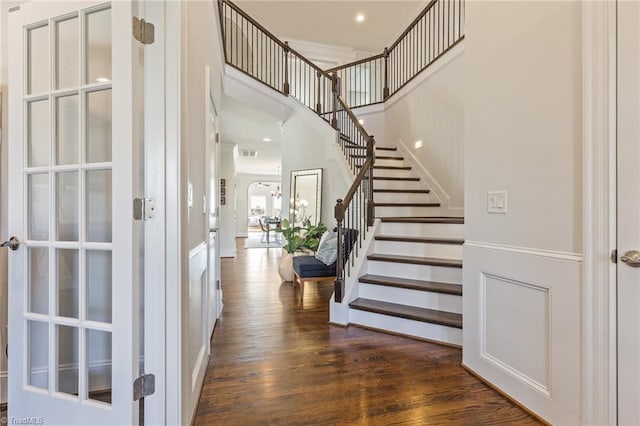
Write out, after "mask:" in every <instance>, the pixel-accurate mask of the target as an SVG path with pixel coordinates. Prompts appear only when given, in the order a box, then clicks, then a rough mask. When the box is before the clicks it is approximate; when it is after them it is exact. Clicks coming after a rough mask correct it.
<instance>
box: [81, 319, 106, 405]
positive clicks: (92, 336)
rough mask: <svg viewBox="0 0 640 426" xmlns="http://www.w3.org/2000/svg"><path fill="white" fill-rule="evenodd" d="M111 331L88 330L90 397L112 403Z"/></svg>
mask: <svg viewBox="0 0 640 426" xmlns="http://www.w3.org/2000/svg"><path fill="white" fill-rule="evenodd" d="M111 359H112V357H111V333H109V332H108V331H99V330H87V363H88V365H89V381H88V388H89V399H93V400H95V401H102V402H106V403H108V404H111Z"/></svg>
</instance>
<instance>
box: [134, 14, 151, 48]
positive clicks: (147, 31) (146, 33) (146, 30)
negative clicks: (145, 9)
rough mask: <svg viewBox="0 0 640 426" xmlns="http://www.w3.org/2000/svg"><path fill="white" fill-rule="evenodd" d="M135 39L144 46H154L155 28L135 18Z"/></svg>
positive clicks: (149, 23)
mask: <svg viewBox="0 0 640 426" xmlns="http://www.w3.org/2000/svg"><path fill="white" fill-rule="evenodd" d="M133 37H134V38H135V39H136V40H138V41H139V42H140V43H142V44H153V42H154V41H155V27H154V26H153V24H152V23H151V22H146V21H145V20H144V19H138V18H136V17H135V16H134V17H133Z"/></svg>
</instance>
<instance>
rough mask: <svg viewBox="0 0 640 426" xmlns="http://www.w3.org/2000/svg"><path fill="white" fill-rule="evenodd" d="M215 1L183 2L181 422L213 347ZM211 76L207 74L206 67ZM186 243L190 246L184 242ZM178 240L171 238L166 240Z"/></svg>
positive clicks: (218, 49) (219, 64)
mask: <svg viewBox="0 0 640 426" xmlns="http://www.w3.org/2000/svg"><path fill="white" fill-rule="evenodd" d="M217 20H218V13H217V8H216V5H215V3H214V2H183V3H181V23H180V25H181V34H180V49H181V59H180V67H181V80H180V97H181V99H180V129H181V134H180V138H181V141H180V145H181V153H182V164H181V167H182V179H181V189H182V194H184V197H183V200H182V215H183V218H186V219H187V220H186V223H185V222H183V228H182V229H181V235H182V236H183V242H182V253H181V257H182V258H181V262H182V265H183V268H182V270H183V273H182V296H181V297H182V301H181V303H182V318H181V321H182V344H181V348H182V361H181V363H182V366H181V367H182V370H181V374H182V392H181V395H182V407H181V418H182V420H181V423H182V424H188V423H190V422H191V418H192V416H193V414H194V412H195V409H196V407H197V402H198V398H199V389H200V387H201V385H202V382H203V380H204V372H205V371H206V366H207V361H208V356H207V355H208V351H209V338H208V337H209V336H208V332H207V323H208V313H207V312H205V311H204V309H205V308H206V307H207V306H206V304H203V300H204V299H205V295H206V287H207V280H206V272H207V271H206V269H207V261H206V252H207V251H206V248H207V245H206V244H207V242H208V235H209V220H208V215H207V214H206V212H205V211H204V210H203V197H204V196H205V195H207V179H208V174H207V166H208V161H207V160H208V158H207V150H206V144H207V142H208V133H207V129H208V128H209V117H207V116H206V105H207V104H208V102H209V93H208V92H207V81H208V80H209V78H210V81H211V82H212V83H213V87H212V88H211V92H212V94H213V98H214V101H215V102H216V104H217V105H220V102H221V93H222V87H221V75H222V69H223V59H222V44H221V41H220V35H219V29H218V28H219V27H218V22H217ZM207 66H208V67H209V68H210V69H211V74H212V75H211V77H209V76H207V75H206V72H205V70H206V67H207ZM189 182H190V183H191V186H192V194H193V205H192V207H189V206H188V203H187V194H188V192H189V191H188V183H189ZM185 242H186V245H185ZM172 243H174V242H171V241H168V244H172Z"/></svg>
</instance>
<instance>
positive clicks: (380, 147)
mask: <svg viewBox="0 0 640 426" xmlns="http://www.w3.org/2000/svg"><path fill="white" fill-rule="evenodd" d="M376 149H378V150H380V151H397V150H398V148H395V147H394V148H388V147H386V146H376Z"/></svg>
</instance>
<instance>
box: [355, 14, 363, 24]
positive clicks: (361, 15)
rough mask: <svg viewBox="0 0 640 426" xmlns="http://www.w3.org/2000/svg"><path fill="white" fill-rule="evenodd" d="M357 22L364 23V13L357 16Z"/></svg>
mask: <svg viewBox="0 0 640 426" xmlns="http://www.w3.org/2000/svg"><path fill="white" fill-rule="evenodd" d="M356 22H364V15H363V14H362V13H358V14H357V15H356Z"/></svg>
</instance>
